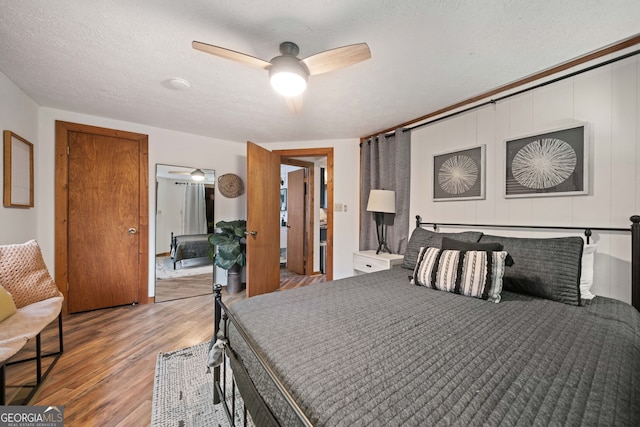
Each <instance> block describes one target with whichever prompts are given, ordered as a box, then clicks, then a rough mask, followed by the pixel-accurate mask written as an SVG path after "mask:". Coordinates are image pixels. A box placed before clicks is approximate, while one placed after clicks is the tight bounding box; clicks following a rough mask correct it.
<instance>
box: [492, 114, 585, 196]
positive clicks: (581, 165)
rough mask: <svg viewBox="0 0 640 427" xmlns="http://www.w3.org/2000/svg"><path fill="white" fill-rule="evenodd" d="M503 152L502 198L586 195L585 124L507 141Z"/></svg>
mask: <svg viewBox="0 0 640 427" xmlns="http://www.w3.org/2000/svg"><path fill="white" fill-rule="evenodd" d="M505 150H506V167H505V194H504V196H505V198H515V197H540V196H576V195H582V194H588V193H589V129H588V124H587V123H574V124H572V125H570V126H565V127H562V128H558V129H553V130H549V131H546V132H543V133H539V132H538V133H536V134H531V135H525V136H521V137H518V138H513V139H507V140H506V141H505Z"/></svg>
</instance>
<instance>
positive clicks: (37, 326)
mask: <svg viewBox="0 0 640 427" xmlns="http://www.w3.org/2000/svg"><path fill="white" fill-rule="evenodd" d="M63 300H64V299H63V298H62V294H61V293H60V292H58V294H57V295H56V296H55V297H54V298H48V299H46V300H44V301H39V302H36V303H33V304H29V305H28V306H26V307H24V308H19V309H18V311H17V313H16V314H14V315H13V316H11V317H9V318H8V319H6V320H5V321H4V322H1V323H0V362H3V361H5V360H7V359H8V358H9V357H11V356H13V355H14V354H15V353H17V352H18V351H19V350H20V349H21V348H22V347H23V346H24V345H25V344H26V343H27V341H28V340H30V339H31V338H33V337H35V336H36V335H38V334H39V333H40V331H42V330H43V329H44V328H45V326H47V325H48V324H49V323H51V322H52V321H54V320H55V319H56V317H58V315H59V314H60V311H61V310H62V301H63Z"/></svg>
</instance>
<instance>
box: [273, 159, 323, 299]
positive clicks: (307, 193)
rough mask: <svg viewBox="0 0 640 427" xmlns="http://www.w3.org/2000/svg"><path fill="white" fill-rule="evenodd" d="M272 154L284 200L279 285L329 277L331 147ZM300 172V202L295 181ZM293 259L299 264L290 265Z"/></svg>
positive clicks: (303, 282) (304, 282)
mask: <svg viewBox="0 0 640 427" xmlns="http://www.w3.org/2000/svg"><path fill="white" fill-rule="evenodd" d="M274 153H276V154H278V155H279V156H280V164H281V190H280V191H281V201H282V202H284V204H283V203H281V218H280V224H281V232H280V239H281V259H280V261H281V267H282V269H281V271H284V272H285V274H284V275H281V287H283V288H291V287H297V286H298V285H299V284H298V282H301V283H302V284H309V283H310V282H313V283H315V282H317V281H325V280H327V281H328V280H332V278H333V247H332V242H333V213H332V211H331V209H329V207H330V206H332V205H333V148H316V149H297V150H274ZM301 171H302V176H303V187H302V188H303V190H302V193H303V197H302V200H303V201H302V202H301V201H300V200H301V197H300V191H301V190H300V184H299V183H298V182H299V180H300V174H301ZM289 174H292V175H289ZM292 185H293V187H292ZM301 204H302V208H301ZM294 236H297V237H296V238H293V237H294ZM296 239H299V240H296ZM292 255H295V257H292ZM296 257H297V259H296ZM297 262H302V267H299V266H296V265H292V263H297ZM282 276H284V277H282ZM295 276H298V277H297V278H296V277H295Z"/></svg>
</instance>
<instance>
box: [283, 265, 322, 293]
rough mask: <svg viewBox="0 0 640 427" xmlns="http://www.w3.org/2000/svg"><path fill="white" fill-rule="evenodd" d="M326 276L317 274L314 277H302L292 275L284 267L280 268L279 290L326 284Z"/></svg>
mask: <svg viewBox="0 0 640 427" xmlns="http://www.w3.org/2000/svg"><path fill="white" fill-rule="evenodd" d="M326 280H327V276H326V275H324V274H317V275H315V276H302V275H300V274H296V273H292V272H290V271H289V270H287V269H286V268H284V267H281V268H280V290H281V291H282V290H286V289H293V288H299V287H301V286H307V285H313V284H314V283H321V282H326Z"/></svg>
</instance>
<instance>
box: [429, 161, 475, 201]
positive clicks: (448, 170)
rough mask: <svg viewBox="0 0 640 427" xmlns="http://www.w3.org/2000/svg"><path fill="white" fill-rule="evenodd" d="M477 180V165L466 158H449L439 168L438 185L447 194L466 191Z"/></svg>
mask: <svg viewBox="0 0 640 427" xmlns="http://www.w3.org/2000/svg"><path fill="white" fill-rule="evenodd" d="M477 179H478V165H476V162H474V161H473V160H472V159H471V158H469V157H467V156H451V157H450V158H448V159H447V160H446V161H445V162H444V163H443V164H442V166H441V167H440V171H439V172H438V183H439V184H440V188H442V189H443V190H444V191H445V192H447V193H449V194H462V193H465V192H466V191H468V190H469V189H470V188H471V187H472V186H473V184H475V182H476V180H477Z"/></svg>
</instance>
